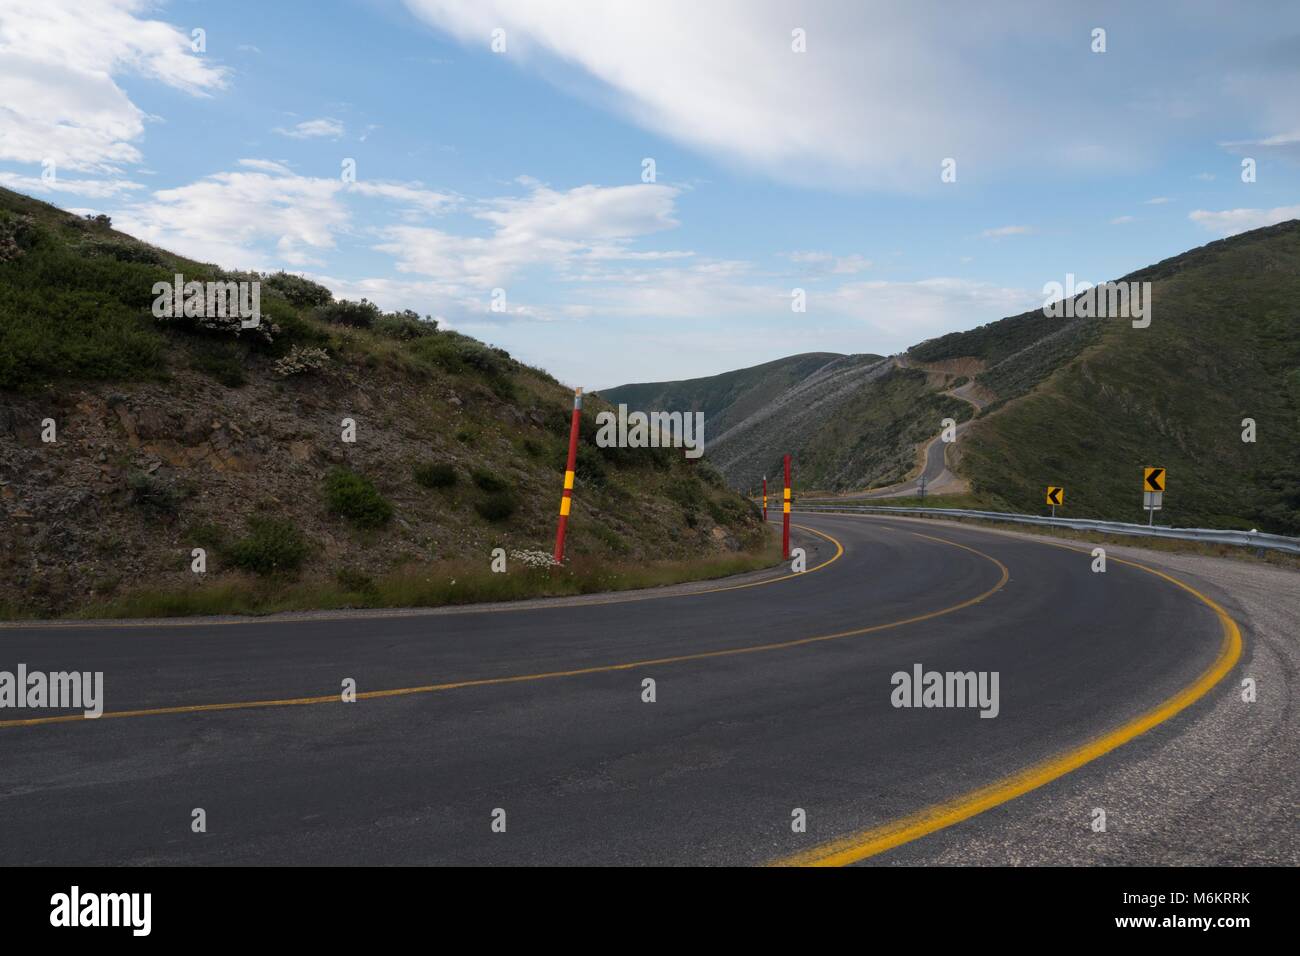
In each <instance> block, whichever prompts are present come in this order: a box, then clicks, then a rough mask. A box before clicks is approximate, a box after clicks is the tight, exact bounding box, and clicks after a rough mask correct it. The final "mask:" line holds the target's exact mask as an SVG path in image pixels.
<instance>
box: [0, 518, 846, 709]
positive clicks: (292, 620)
mask: <svg viewBox="0 0 1300 956" xmlns="http://www.w3.org/2000/svg"><path fill="white" fill-rule="evenodd" d="M790 527H792V528H798V529H799V530H800V531H807V532H809V533H810V534H815V535H817V537H819V538H825V539H826V540H827V541H829V542H830V543H831V544H833V545H835V553H834V554H833V555H831V556H830V557H829V558H827V559H826V560H825V561H823V562H822V563H821V564H818V565H814V566H813V567H811V568H808V569H807V570H804V571H799V572H791V573H790V574H783V575H781V576H780V577H779V578H768V579H767V580H765V581H751V582H750V583H748V584H727V585H723V586H722V587H718V588H702V589H701V590H699V591H680V592H677V593H674V594H647V593H645V592H646V591H649V590H651V589H649V588H632V589H629V590H628V591H625V592H614V594H613V595H611V596H610V597H609V598H607V599H605V600H601V601H576V602H568V603H566V599H567V598H569V597H572V595H557V596H555V597H553V598H550V599H548V598H526V599H524V600H538V601H547V602H548V603H545V604H534V605H531V606H527V607H525V606H523V604H524V601H522V600H521V601H520V602H519V604H518V605H517V606H514V607H511V606H509V604H507V605H506V606H503V607H487V608H485V607H476V606H475V605H473V604H441V605H436V606H435V607H433V608H429V609H423V608H421V609H394V608H374V609H372V610H371V611H370V612H368V613H362V614H357V615H348V616H343V617H289V618H280V617H277V616H276V615H274V614H268V615H263V616H261V617H237V618H232V619H230V620H216V621H188V620H185V619H184V618H159V619H156V620H143V621H130V622H126V621H122V622H118V621H112V620H107V621H0V634H3V633H4V631H6V630H14V631H16V630H23V629H26V630H40V631H53V630H65V629H66V630H78V629H80V630H85V629H87V628H95V629H99V628H113V629H120V628H142V627H231V626H234V625H237V624H330V623H337V622H338V621H391V620H403V619H406V618H420V617H431V616H433V615H432V614H431V613H430V612H432V611H438V612H441V613H442V614H448V613H450V614H498V613H504V612H506V611H542V610H549V609H551V608H561V607H604V606H606V605H609V604H630V603H632V602H633V601H654V600H658V599H660V598H672V597H693V596H694V595H696V594H716V593H717V592H719V591H738V590H740V589H741V588H756V587H759V586H760V585H764V584H776V583H778V582H780V581H791V580H793V579H795V578H801V577H804V576H806V575H809V574H812V573H813V572H814V571H820V570H821V569H822V568H824V567H826V566H827V565H828V564H833V563H834V562H836V561H838V560H839V559H840V557H841V555H843V554H844V546H843V545H841V544H840V543H839V542H838V541H836V540H835V539H834V538H832V537H831V536H830V535H828V534H823V533H822V532H820V531H818V530H817V529H816V528H809V527H808V526H807V525H802V524H792V525H791V526H790ZM778 563H780V562H778ZM773 566H775V565H773ZM678 583H679V584H691V583H693V582H690V581H681V582H678ZM665 586H666V587H676V586H677V585H665ZM620 594H626V597H622V596H619V595H620ZM386 612H387V613H386ZM284 613H288V614H299V613H303V612H300V611H289V612H284ZM307 613H311V612H307ZM0 726H3V722H2V721H0Z"/></svg>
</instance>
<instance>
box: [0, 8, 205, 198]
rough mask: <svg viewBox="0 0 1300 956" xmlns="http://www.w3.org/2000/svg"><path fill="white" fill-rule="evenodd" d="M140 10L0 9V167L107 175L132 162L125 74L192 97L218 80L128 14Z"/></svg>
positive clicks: (137, 131)
mask: <svg viewBox="0 0 1300 956" xmlns="http://www.w3.org/2000/svg"><path fill="white" fill-rule="evenodd" d="M150 6H152V4H149V3H146V2H144V0H97V2H83V0H5V2H4V3H3V4H0V90H3V91H4V92H3V94H2V98H0V159H5V160H12V161H15V162H20V163H40V162H43V161H44V160H46V159H53V160H54V161H55V163H56V164H57V166H58V167H59V168H67V169H72V170H80V171H91V172H99V173H115V172H117V171H119V170H120V168H121V167H122V166H124V165H127V164H131V163H137V162H139V161H140V153H139V150H138V149H137V148H136V146H135V145H134V142H135V141H136V140H138V139H139V138H140V137H141V136H142V135H143V133H144V121H145V119H146V117H145V114H144V113H143V112H142V111H141V110H140V109H139V108H138V107H137V106H136V105H135V104H134V103H132V102H131V100H130V98H129V97H128V96H127V94H126V93H125V92H124V91H123V90H122V88H121V87H119V86H118V85H117V83H116V82H115V80H114V77H115V76H118V75H122V74H135V75H139V76H143V77H145V78H147V79H151V80H156V81H159V82H161V83H165V84H166V85H168V86H172V87H175V88H176V89H179V90H183V91H185V92H187V93H190V94H192V95H196V96H199V95H204V94H205V93H206V92H208V91H210V90H214V89H218V88H220V87H222V86H223V85H224V83H225V80H226V71H225V70H224V69H223V68H222V67H220V66H213V65H211V64H210V62H209V61H206V60H205V59H204V58H202V57H199V56H196V55H195V54H194V52H193V50H192V49H191V47H190V37H189V35H188V34H186V33H184V32H182V31H181V30H180V29H178V28H176V27H174V26H171V25H169V24H166V23H163V22H161V21H158V20H147V19H143V18H141V17H140V16H138V15H137V14H139V13H140V12H141V11H143V10H145V9H147V8H148V7H150Z"/></svg>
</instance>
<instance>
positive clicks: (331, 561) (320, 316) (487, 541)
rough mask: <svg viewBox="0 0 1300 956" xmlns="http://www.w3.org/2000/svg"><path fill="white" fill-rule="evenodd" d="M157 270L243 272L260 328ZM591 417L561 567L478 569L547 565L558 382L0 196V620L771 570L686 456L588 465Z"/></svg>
mask: <svg viewBox="0 0 1300 956" xmlns="http://www.w3.org/2000/svg"><path fill="white" fill-rule="evenodd" d="M176 273H182V274H183V275H184V277H185V279H186V280H187V281H191V280H197V281H216V280H235V281H238V280H254V279H256V280H257V281H259V282H260V283H261V312H262V326H261V328H259V329H257V330H245V331H242V332H240V331H237V329H236V328H232V327H231V326H229V325H221V324H220V323H218V324H216V325H213V324H212V323H205V322H202V321H199V320H187V319H177V320H172V319H157V318H155V317H154V316H153V315H152V314H151V305H152V303H153V300H154V293H153V291H152V290H153V286H154V283H155V282H159V281H171V280H172V279H173V278H174V275H175V274H176ZM586 406H587V407H586V409H585V414H584V418H583V435H584V441H583V445H582V448H581V454H580V456H579V461H578V469H577V482H576V486H575V504H574V508H573V514H572V518H571V523H570V543H569V554H570V555H571V557H572V561H571V562H569V563H568V564H567V566H566V568H565V569H563V570H562V571H552V570H530V569H529V568H528V567H527V566H526V563H525V562H526V560H528V559H526V558H523V557H520V558H515V557H511V558H510V559H509V562H508V566H509V568H510V570H509V571H508V572H507V573H506V574H493V573H491V572H490V571H489V561H490V552H491V550H492V549H493V548H495V547H503V548H505V549H506V550H507V551H511V552H514V551H544V552H549V551H550V549H551V545H552V542H553V536H554V532H555V520H556V512H557V510H558V503H559V498H560V490H561V478H562V474H563V467H564V454H565V449H566V446H567V436H568V422H569V413H570V409H571V408H572V393H571V391H570V390H569V389H567V388H565V387H564V386H562V385H560V384H559V383H558V382H557V381H556V380H555V379H553V378H552V377H551V376H550V375H548V374H546V373H545V372H543V371H541V370H539V369H535V368H530V367H529V366H527V365H524V364H523V363H521V362H519V361H517V360H516V359H514V358H512V357H511V356H510V355H508V354H507V353H506V352H504V351H502V350H501V349H496V348H492V347H490V346H488V345H485V344H483V343H481V342H478V341H476V340H474V339H472V338H469V337H467V336H464V335H460V334H458V333H456V332H452V331H447V330H442V329H438V328H437V326H436V323H433V322H430V321H426V320H422V319H421V318H420V317H419V316H417V315H415V314H414V313H409V312H407V313H384V312H382V311H381V310H380V309H378V308H377V307H376V306H374V305H372V304H370V303H365V302H362V303H349V302H336V301H335V300H334V299H333V297H332V296H331V295H330V293H329V291H328V290H326V289H325V288H323V287H321V286H319V285H317V284H315V283H312V282H309V281H307V280H305V279H303V278H301V277H297V276H292V275H285V274H283V273H277V274H275V275H265V276H256V275H253V274H243V273H233V272H227V271H225V270H222V269H220V268H219V267H217V266H214V265H211V264H206V263H199V262H193V261H190V260H187V259H184V258H182V257H180V256H176V255H173V254H171V253H169V252H167V251H165V250H162V249H158V248H155V247H153V246H150V245H147V244H145V243H142V242H139V241H137V240H135V239H133V238H132V237H130V236H127V235H125V234H123V233H120V232H116V231H114V230H113V229H112V228H111V224H110V223H108V222H107V221H106V220H104V219H102V218H101V219H98V220H90V219H82V218H79V217H77V216H73V215H70V214H68V213H65V212H63V211H61V210H59V209H57V208H55V207H53V206H50V205H48V204H45V203H42V202H39V201H37V200H34V199H30V198H28V197H25V196H21V195H19V194H17V193H13V192H10V191H8V190H3V189H0V517H2V518H3V525H4V534H3V535H0V616H3V615H8V616H16V615H51V614H71V613H92V612H93V613H110V614H135V613H157V612H168V613H191V612H219V611H262V610H271V609H277V608H297V607H329V606H339V605H378V604H438V603H446V602H449V601H465V600H475V599H483V598H507V597H515V596H525V595H529V594H538V593H572V592H574V591H583V590H595V589H603V588H608V587H623V586H632V585H637V584H651V583H659V582H662V581H666V580H672V579H681V578H686V577H696V576H712V575H718V574H723V573H728V572H731V571H736V570H743V569H745V568H748V567H753V566H756V565H758V564H762V563H765V562H770V561H771V560H772V557H771V555H770V554H768V553H767V552H765V551H764V540H765V536H764V533H763V530H762V528H761V526H760V524H759V522H758V519H757V516H756V513H755V510H754V509H753V507H752V506H751V505H750V504H749V503H748V502H746V501H744V500H743V499H741V498H740V497H738V496H737V495H735V494H734V493H732V492H730V491H729V490H727V489H726V488H725V486H724V485H723V482H722V479H721V477H720V475H719V474H718V473H717V472H716V471H715V470H714V469H713V468H712V467H710V466H709V465H708V464H707V463H706V462H696V463H692V462H689V461H687V460H685V459H684V458H683V456H682V455H681V453H680V451H676V452H674V451H671V450H668V449H637V450H621V449H615V448H611V449H598V448H596V447H595V445H594V441H593V439H594V435H595V431H596V429H595V424H594V417H595V414H596V412H598V411H599V410H600V409H601V408H603V407H605V406H604V405H603V403H601V402H600V401H599V400H598V399H591V400H589V401H588V402H587V403H586ZM344 419H351V420H353V421H354V422H355V427H356V440H355V442H346V441H344V440H343V427H344ZM47 421H52V422H53V424H54V428H55V434H54V436H53V437H55V439H56V440H55V441H53V442H46V441H43V440H42V439H43V438H44V437H47V436H48V427H47V424H46V423H47ZM194 548H203V549H205V551H206V554H207V570H206V573H204V574H202V575H199V574H195V573H194V572H193V571H192V570H191V562H192V551H193V549H194Z"/></svg>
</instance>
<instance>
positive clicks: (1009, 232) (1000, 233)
mask: <svg viewBox="0 0 1300 956" xmlns="http://www.w3.org/2000/svg"><path fill="white" fill-rule="evenodd" d="M1033 231H1034V230H1033V228H1032V227H1030V226H998V227H997V228H996V229H985V230H984V231H983V232H981V233H980V238H981V239H1002V238H1004V237H1005V236H1027V235H1029V234H1030V233H1031V232H1033Z"/></svg>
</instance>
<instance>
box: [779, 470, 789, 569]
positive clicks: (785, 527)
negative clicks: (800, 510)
mask: <svg viewBox="0 0 1300 956" xmlns="http://www.w3.org/2000/svg"><path fill="white" fill-rule="evenodd" d="M781 556H782V557H783V558H784V559H785V560H787V561H788V560H789V559H790V456H789V455H786V456H785V497H784V498H783V500H782V501H781Z"/></svg>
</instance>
